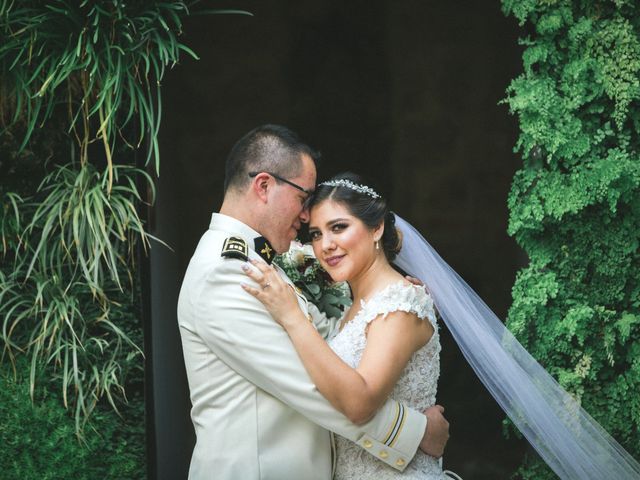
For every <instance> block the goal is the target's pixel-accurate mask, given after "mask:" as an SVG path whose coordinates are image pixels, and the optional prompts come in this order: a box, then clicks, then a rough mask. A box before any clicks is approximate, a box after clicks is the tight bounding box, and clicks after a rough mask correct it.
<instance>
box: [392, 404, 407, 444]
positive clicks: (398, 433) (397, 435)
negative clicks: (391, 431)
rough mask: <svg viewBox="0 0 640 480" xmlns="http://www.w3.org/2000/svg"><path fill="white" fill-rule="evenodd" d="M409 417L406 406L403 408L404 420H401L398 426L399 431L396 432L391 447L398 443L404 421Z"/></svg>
mask: <svg viewBox="0 0 640 480" xmlns="http://www.w3.org/2000/svg"><path fill="white" fill-rule="evenodd" d="M406 419H407V412H405V411H404V408H403V409H402V420H401V421H400V426H399V427H398V431H397V432H396V435H395V437H394V438H393V439H392V440H391V443H390V444H389V446H390V447H393V446H394V445H395V443H396V441H397V440H398V437H399V436H400V432H401V431H402V427H404V421H405V420H406Z"/></svg>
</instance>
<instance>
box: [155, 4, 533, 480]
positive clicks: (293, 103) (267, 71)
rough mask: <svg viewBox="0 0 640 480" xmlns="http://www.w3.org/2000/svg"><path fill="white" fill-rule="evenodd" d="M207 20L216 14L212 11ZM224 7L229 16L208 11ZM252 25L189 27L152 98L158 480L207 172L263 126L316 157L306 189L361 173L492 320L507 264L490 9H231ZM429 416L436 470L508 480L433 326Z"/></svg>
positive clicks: (517, 448)
mask: <svg viewBox="0 0 640 480" xmlns="http://www.w3.org/2000/svg"><path fill="white" fill-rule="evenodd" d="M214 6H215V5H214ZM225 6H228V5H225ZM233 7H234V8H235V7H240V8H246V9H248V10H251V11H252V12H253V13H254V16H253V17H243V16H228V15H225V16H197V17H192V18H191V19H189V20H188V22H187V23H186V24H185V26H184V32H185V33H184V37H183V40H184V41H185V43H187V44H188V45H189V46H191V47H192V48H193V49H194V50H195V51H196V52H198V54H199V55H200V57H201V58H200V60H199V61H195V60H191V59H188V58H186V57H185V58H184V60H183V61H182V63H181V64H180V65H177V66H175V68H174V69H173V70H172V71H170V72H168V74H167V76H166V79H165V81H164V85H163V92H164V93H163V124H162V128H161V132H160V136H161V138H160V141H161V152H162V160H161V163H162V166H161V173H160V177H159V181H158V186H159V188H158V193H159V195H158V200H157V202H156V206H155V208H154V224H153V232H152V233H154V234H155V235H158V236H159V237H161V238H162V239H164V240H165V241H166V242H167V243H168V244H169V245H171V247H172V249H173V250H168V249H166V248H164V247H161V246H158V245H155V246H154V248H153V250H152V254H151V275H150V276H151V304H152V307H151V310H152V311H151V313H152V318H153V322H152V328H151V331H152V334H151V336H152V346H153V361H152V362H151V363H152V365H153V368H152V372H151V375H150V378H151V379H152V381H153V391H154V400H153V406H154V417H155V429H156V435H155V445H156V461H155V465H156V466H157V472H158V478H162V479H165V478H166V479H174V478H181V476H183V475H185V472H186V470H187V468H188V462H189V456H190V451H191V448H192V445H193V436H192V435H193V434H192V429H191V424H190V420H189V408H190V405H189V401H188V392H187V390H186V380H185V377H184V367H183V365H182V358H181V351H180V344H179V333H178V328H177V325H176V318H175V308H176V299H177V293H178V289H179V286H180V282H181V280H182V275H183V273H184V270H185V268H186V265H187V263H188V261H189V258H190V256H191V254H192V252H193V249H194V248H195V245H196V243H197V241H198V239H199V237H200V235H201V234H202V232H203V231H204V230H205V229H206V228H207V226H208V223H209V218H210V215H211V213H212V212H213V211H216V210H217V209H218V208H219V206H220V203H221V200H222V182H223V176H224V172H223V170H224V158H225V156H226V153H227V152H228V150H229V149H230V147H231V146H232V144H233V143H234V142H235V141H236V140H237V139H238V138H239V137H240V136H241V135H243V134H244V133H246V132H247V131H248V130H250V129H251V128H253V127H255V126H257V125H260V124H262V123H267V122H269V123H282V124H285V125H287V126H289V127H291V128H292V129H294V130H296V131H298V132H299V133H300V134H301V135H302V136H303V138H305V139H306V140H307V141H308V142H309V143H311V144H312V145H314V146H317V147H319V148H320V150H321V151H322V152H323V156H324V161H323V164H322V166H321V169H320V172H319V173H320V178H324V177H327V176H329V175H331V174H334V173H336V172H339V171H344V170H351V171H355V172H358V173H364V174H366V175H367V176H368V177H369V178H371V179H372V181H373V182H374V183H375V184H376V185H377V186H378V187H379V189H380V190H381V191H382V192H383V193H384V194H385V195H387V196H388V197H389V198H391V200H392V205H393V206H394V208H395V210H396V211H397V212H398V213H400V214H401V215H402V216H404V217H405V218H407V219H408V220H410V221H411V222H412V223H414V225H416V227H418V228H419V229H420V230H421V231H422V232H423V233H424V234H425V236H427V238H428V239H429V240H430V241H431V242H432V244H434V246H435V247H436V248H437V249H438V250H439V251H440V252H441V254H442V255H443V256H444V257H445V258H446V259H447V260H448V261H449V262H450V263H451V264H452V265H453V266H454V268H456V269H457V270H458V271H459V272H460V273H461V274H462V275H463V276H464V277H465V278H466V279H467V281H468V282H469V283H470V284H471V285H472V286H473V287H474V288H475V289H476V290H477V291H478V293H479V294H480V295H481V296H482V297H483V298H485V300H486V301H487V303H488V304H489V305H490V306H492V307H493V308H494V309H495V311H496V312H497V313H498V314H499V315H501V316H502V317H504V315H505V314H506V311H507V308H508V306H509V302H510V290H511V285H512V283H513V280H514V276H515V271H516V269H517V268H518V266H519V265H520V264H522V262H523V261H524V259H523V258H522V256H521V255H522V254H521V253H520V252H519V250H518V249H517V247H516V245H515V244H514V242H513V240H512V239H510V238H509V237H508V236H507V235H506V226H507V216H508V212H507V207H506V197H507V193H508V190H509V185H510V181H511V178H512V176H513V174H514V172H515V170H516V168H517V167H518V164H519V161H518V158H517V157H516V156H515V155H514V154H513V153H512V148H513V145H514V144H515V141H516V136H517V126H516V123H515V119H514V118H512V117H510V116H509V115H508V112H507V109H506V107H505V106H501V105H498V102H499V101H500V99H501V98H503V97H504V96H505V93H504V92H505V89H506V87H507V86H508V84H509V82H510V80H511V79H512V78H514V77H515V76H516V75H517V74H518V72H519V70H520V68H521V67H520V51H519V48H518V46H517V35H518V29H517V25H515V24H514V22H513V21H512V20H510V19H506V18H504V16H503V15H502V13H501V12H500V4H499V2H497V1H495V2H477V1H471V0H468V1H459V2H423V1H414V0H410V1H403V2H390V1H379V0H376V1H367V2H365V1H352V2H339V1H335V0H332V1H325V2H309V1H296V2H293V1H271V2H247V1H244V2H234V5H233ZM442 330H443V354H442V375H441V379H440V395H439V401H440V402H441V403H443V404H445V406H446V408H447V416H448V417H449V419H450V420H451V424H452V438H451V441H450V443H449V447H448V450H447V452H446V456H445V463H446V465H447V466H448V467H449V468H451V469H453V470H456V471H458V472H459V473H460V474H462V475H463V476H465V477H468V478H474V479H483V478H487V479H488V478H507V476H508V475H509V473H510V472H511V470H512V468H513V467H514V466H515V465H516V464H517V462H518V460H519V455H520V454H521V451H522V449H523V446H522V444H519V443H518V442H514V441H509V442H507V441H505V440H504V439H502V436H501V434H500V431H501V420H502V414H501V413H500V411H499V410H498V408H497V407H496V406H495V402H493V400H491V399H490V398H489V397H488V396H487V395H486V394H485V393H484V389H483V388H482V386H481V385H479V383H478V381H477V380H476V379H475V376H474V375H473V373H472V372H471V371H470V370H469V367H468V366H467V365H466V362H465V361H464V359H463V358H462V357H461V356H460V353H459V351H458V350H457V347H456V346H455V344H454V343H453V342H452V341H451V339H450V338H449V337H448V335H447V332H446V329H445V328H443V329H442Z"/></svg>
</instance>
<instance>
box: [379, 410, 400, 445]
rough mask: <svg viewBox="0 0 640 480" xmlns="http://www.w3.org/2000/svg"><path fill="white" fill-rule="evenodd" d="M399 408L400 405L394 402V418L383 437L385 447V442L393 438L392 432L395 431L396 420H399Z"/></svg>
mask: <svg viewBox="0 0 640 480" xmlns="http://www.w3.org/2000/svg"><path fill="white" fill-rule="evenodd" d="M400 407H401V405H400V403H399V402H396V418H394V420H393V423H392V424H391V428H390V429H389V432H388V433H387V435H386V436H385V440H384V442H382V443H384V444H385V445H387V442H388V441H389V439H390V438H391V437H392V436H393V432H394V430H395V429H396V426H397V425H398V419H399V418H400Z"/></svg>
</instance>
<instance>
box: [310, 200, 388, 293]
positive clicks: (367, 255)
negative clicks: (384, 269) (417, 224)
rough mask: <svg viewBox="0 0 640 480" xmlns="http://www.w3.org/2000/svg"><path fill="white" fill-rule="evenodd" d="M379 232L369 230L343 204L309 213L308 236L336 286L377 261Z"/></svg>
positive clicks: (325, 204)
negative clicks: (376, 245) (376, 246)
mask: <svg viewBox="0 0 640 480" xmlns="http://www.w3.org/2000/svg"><path fill="white" fill-rule="evenodd" d="M381 234H382V232H381V231H380V229H377V230H374V229H371V228H369V227H367V226H366V225H365V224H364V223H363V222H362V220H360V219H359V218H358V217H355V216H353V215H352V214H351V213H350V212H349V210H348V209H347V208H346V207H345V206H344V205H342V204H341V203H337V202H334V201H332V200H325V201H324V202H322V203H319V204H318V205H316V206H314V207H313V209H312V210H311V212H310V220H309V235H310V237H311V245H312V246H313V252H314V254H315V256H316V258H317V259H318V261H319V262H320V265H322V267H323V268H324V269H325V270H326V271H327V272H328V273H329V275H331V278H332V279H333V280H334V281H336V282H342V281H349V280H351V279H353V278H355V277H357V276H358V275H359V274H360V273H361V272H363V271H364V270H366V268H367V267H369V266H370V265H371V264H372V263H373V262H374V260H375V258H376V252H377V251H376V249H375V241H376V239H378V238H379V237H380V235H381Z"/></svg>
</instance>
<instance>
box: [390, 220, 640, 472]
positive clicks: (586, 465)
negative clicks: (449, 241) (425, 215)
mask: <svg viewBox="0 0 640 480" xmlns="http://www.w3.org/2000/svg"><path fill="white" fill-rule="evenodd" d="M395 218H396V226H397V227H398V228H399V229H400V230H401V232H402V234H403V241H402V250H401V251H400V253H399V254H398V256H397V258H396V260H395V262H394V263H396V264H397V265H398V266H399V267H400V268H402V269H403V270H404V271H406V272H407V273H409V274H410V275H412V276H414V277H417V278H419V279H420V280H422V281H423V282H424V284H425V285H426V287H427V288H428V290H429V291H430V293H431V295H432V297H433V299H434V301H435V304H436V306H437V308H438V311H439V312H440V315H441V316H442V319H443V320H444V322H445V324H446V325H447V327H448V328H449V331H450V332H451V334H452V336H453V338H454V339H455V341H456V343H457V344H458V347H459V348H460V350H461V351H462V353H463V355H464V357H465V358H466V360H467V361H468V362H469V364H470V365H471V367H472V368H473V370H474V371H475V373H476V375H478V377H479V378H480V380H481V381H482V383H483V384H484V385H485V387H486V388H487V389H488V390H489V392H490V393H491V395H492V396H493V398H495V399H496V401H497V402H498V404H499V405H500V407H502V409H503V410H504V411H505V413H506V414H507V415H508V416H509V418H510V419H511V420H512V421H513V423H514V424H515V425H516V426H517V427H518V429H519V430H520V431H521V432H522V434H523V435H524V436H525V437H526V438H527V440H528V441H529V443H530V444H531V445H532V446H533V447H534V448H535V449H536V451H537V452H538V454H540V456H541V457H542V459H543V460H544V461H545V462H546V463H547V465H549V467H551V469H552V470H553V471H554V472H555V473H556V474H557V475H558V476H559V477H560V478H561V479H563V480H565V479H566V480H569V479H570V480H578V479H579V480H585V479H593V480H602V479H609V478H611V479H614V478H615V479H617V480H627V479H628V480H631V479H636V480H637V479H640V464H638V462H637V461H636V460H635V459H633V458H632V457H631V455H629V453H627V452H626V451H625V450H624V449H623V448H622V447H621V446H620V445H619V444H618V443H617V442H616V440H615V439H614V438H613V437H611V436H610V435H609V434H608V433H607V432H606V431H605V430H604V429H603V428H602V427H601V426H600V425H599V424H598V423H597V422H596V421H595V420H594V419H593V418H591V416H590V415H589V414H588V413H587V412H586V411H585V410H584V409H583V408H582V407H580V405H579V404H578V402H577V401H576V400H574V398H573V397H572V396H571V395H569V394H568V393H567V392H566V391H565V390H564V389H563V388H562V387H561V386H560V385H559V384H558V383H557V382H556V381H555V380H554V378H553V377H551V375H549V374H548V373H547V372H546V371H545V370H544V368H542V366H540V364H538V362H537V361H536V360H535V359H534V358H533V357H532V356H531V355H529V353H528V352H527V351H526V350H525V349H524V348H523V347H522V345H520V343H519V342H518V341H517V340H516V338H515V337H514V336H513V335H512V334H511V332H509V330H507V329H506V328H505V326H504V325H503V323H502V322H501V321H500V320H499V319H498V317H497V316H496V315H495V314H494V313H493V312H492V311H491V309H490V308H489V307H487V305H486V304H485V303H484V302H483V301H482V299H480V297H478V295H477V294H476V293H475V292H474V291H473V290H472V289H471V287H469V286H468V285H467V284H466V283H465V281H464V280H463V279H462V278H461V277H460V276H458V274H457V273H456V272H455V271H454V270H453V269H452V268H451V267H449V265H448V264H447V263H446V262H445V261H444V260H443V259H442V258H441V257H440V256H439V255H438V253H437V252H436V251H435V250H434V249H433V247H431V245H430V244H429V243H428V242H427V241H426V240H425V239H424V237H423V236H422V235H420V233H419V232H418V231H417V230H416V229H415V228H413V227H412V226H411V225H410V224H409V223H407V222H406V221H405V220H403V219H402V218H400V217H399V216H398V215H396V216H395Z"/></svg>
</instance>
